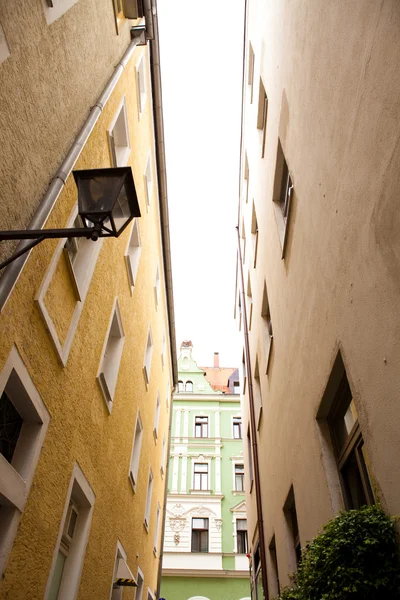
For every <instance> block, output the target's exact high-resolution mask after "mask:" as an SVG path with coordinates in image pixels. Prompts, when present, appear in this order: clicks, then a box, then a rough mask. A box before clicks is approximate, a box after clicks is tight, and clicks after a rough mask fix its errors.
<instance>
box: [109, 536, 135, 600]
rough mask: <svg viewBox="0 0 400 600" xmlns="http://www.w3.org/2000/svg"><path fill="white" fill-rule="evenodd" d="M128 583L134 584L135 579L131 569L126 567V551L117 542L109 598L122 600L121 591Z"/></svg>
mask: <svg viewBox="0 0 400 600" xmlns="http://www.w3.org/2000/svg"><path fill="white" fill-rule="evenodd" d="M128 582H129V583H130V584H131V585H134V584H135V583H136V580H135V578H134V576H133V574H132V571H131V570H130V568H129V567H128V563H127V556H126V552H125V550H124V548H123V546H122V544H121V542H119V541H118V542H117V552H116V555H115V561H114V572H113V579H112V586H111V599H110V600H122V592H123V589H124V585H122V584H125V585H126V584H127V583H128Z"/></svg>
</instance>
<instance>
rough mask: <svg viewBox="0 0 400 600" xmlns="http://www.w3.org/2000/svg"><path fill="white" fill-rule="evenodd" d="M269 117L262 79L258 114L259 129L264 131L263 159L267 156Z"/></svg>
mask: <svg viewBox="0 0 400 600" xmlns="http://www.w3.org/2000/svg"><path fill="white" fill-rule="evenodd" d="M267 115H268V98H267V94H266V92H265V88H264V84H263V82H262V79H261V77H260V88H259V92H258V113H257V129H261V131H262V145H261V158H264V154H265V138H266V135H267Z"/></svg>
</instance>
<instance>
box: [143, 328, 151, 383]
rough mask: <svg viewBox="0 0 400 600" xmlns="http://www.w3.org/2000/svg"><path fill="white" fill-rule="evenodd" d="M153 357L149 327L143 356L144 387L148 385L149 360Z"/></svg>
mask: <svg viewBox="0 0 400 600" xmlns="http://www.w3.org/2000/svg"><path fill="white" fill-rule="evenodd" d="M152 356H153V336H152V335H151V328H150V327H149V333H148V334H147V343H146V352H145V355H144V365H143V373H144V378H145V381H146V385H149V383H150V369H151V358H152Z"/></svg>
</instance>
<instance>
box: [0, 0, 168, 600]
mask: <svg viewBox="0 0 400 600" xmlns="http://www.w3.org/2000/svg"><path fill="white" fill-rule="evenodd" d="M85 2H86V0H80V2H78V5H79V4H81V3H85ZM86 4H87V5H89V4H90V2H86ZM99 4H100V5H102V6H103V4H105V3H103V2H101V3H99ZM110 4H111V5H112V2H110ZM117 4H118V3H117ZM73 9H74V7H72V9H71V10H73ZM100 12H101V11H100ZM76 14H77V18H78V11H77V13H76ZM115 16H118V15H117V13H115ZM62 18H63V16H61V17H60V20H62ZM68 18H70V16H69V17H68ZM118 18H121V15H119V16H118ZM138 23H139V24H141V23H143V21H137V22H135V23H134V24H136V25H137V24H138ZM113 25H114V24H113ZM117 25H118V22H117ZM50 26H51V25H50ZM76 26H77V27H78V28H79V23H78V20H77V21H76ZM116 31H118V29H117V30H115V29H114V30H113V31H112V33H111V32H110V35H115V34H116ZM145 33H147V31H145V29H144V26H143V32H142V34H141V38H140V39H139V38H134V39H133V41H132V42H130V43H129V46H128V48H127V50H126V51H125V53H124V55H123V58H122V60H121V61H120V62H119V63H118V65H117V67H116V68H115V69H114V65H112V66H110V71H112V69H114V71H113V73H112V79H111V80H110V81H112V85H110V84H109V85H108V87H107V86H106V88H105V93H104V92H103V94H102V95H101V96H100V98H101V99H102V100H101V103H99V104H101V106H99V108H100V114H99V115H98V116H97V120H96V121H95V123H94V124H93V123H92V126H91V131H90V134H89V135H88V137H87V139H86V140H85V142H84V145H83V146H82V148H81V150H80V152H79V154H78V157H77V159H76V161H75V162H74V164H71V165H70V166H71V169H72V168H73V169H74V170H80V169H92V168H109V167H113V166H114V167H115V166H130V167H131V168H132V173H133V178H134V182H135V187H136V192H137V195H138V201H139V207H140V212H141V216H140V217H139V218H136V219H134V220H133V222H132V223H131V224H130V225H129V226H128V227H127V229H126V230H125V231H124V232H123V233H122V235H121V236H120V237H119V238H105V239H99V240H98V241H97V242H92V241H91V240H87V239H86V238H76V239H75V240H73V239H72V240H68V241H67V240H66V239H61V240H46V241H44V242H42V243H41V244H40V245H39V246H37V247H36V248H34V249H33V250H32V251H31V253H30V254H29V256H28V259H27V260H26V262H25V263H24V264H23V265H22V267H21V268H20V269H19V271H18V276H15V271H14V279H15V281H14V282H13V285H12V286H9V279H8V280H7V276H8V278H9V275H7V274H6V275H5V276H4V281H6V280H7V283H6V284H4V283H3V287H4V285H8V286H9V288H10V289H7V291H6V293H5V294H3V297H4V301H3V302H2V311H1V315H0V332H1V333H0V336H1V345H0V393H1V405H0V413H1V424H0V431H1V434H2V435H1V436H0V437H2V438H3V441H2V442H1V443H0V571H1V576H2V577H1V578H0V598H4V599H6V598H7V599H11V598H12V599H13V600H19V599H23V598H27V597H29V598H30V599H31V600H33V599H38V600H39V599H45V600H55V599H59V600H61V599H62V600H69V599H72V598H74V599H75V598H78V599H82V600H83V599H86V600H87V599H91V598H93V599H100V598H107V599H108V598H110V599H112V600H120V599H121V598H123V599H124V600H129V599H133V598H134V597H135V598H136V600H148V599H149V600H150V599H152V598H155V596H156V594H157V585H158V573H159V555H160V549H161V547H162V539H161V538H162V525H163V515H164V500H165V482H166V468H167V455H168V442H169V422H170V409H171V407H170V398H171V391H172V389H173V386H174V383H175V381H176V357H175V354H174V350H173V348H174V344H175V339H174V335H175V334H174V322H173V305H172V301H171V298H172V286H171V275H170V273H171V268H170V263H169V254H168V248H167V246H168V222H167V220H166V195H165V190H164V192H163V194H161V190H160V188H161V187H162V185H161V184H160V185H159V180H160V177H158V174H159V173H160V152H159V149H158V147H157V139H158V134H157V127H159V126H160V124H159V123H158V125H157V124H156V122H155V121H156V119H157V117H155V116H154V115H155V112H154V110H153V108H154V103H153V93H152V89H154V87H157V82H156V78H157V74H156V75H154V65H151V59H150V51H149V45H148V44H146V43H143V40H144V34H145ZM138 40H139V43H138ZM151 43H154V44H158V40H157V39H156V40H155V41H154V40H153V42H151ZM152 50H153V49H152ZM156 51H158V49H157V48H156ZM155 53H156V52H155ZM6 64H7V61H5V62H4V63H3V64H0V77H1V75H2V71H1V69H2V68H3V66H4V65H6ZM110 74H111V73H110ZM88 77H90V74H88ZM152 77H153V82H155V84H154V86H152ZM97 92H101V90H97ZM74 93H76V91H74ZM90 108H91V107H90V106H87V110H88V112H89V109H90ZM95 108H96V106H95ZM37 109H38V110H40V106H39V105H38V106H37ZM159 109H160V107H159ZM90 114H92V113H90ZM93 125H94V126H93ZM32 127H35V125H34V124H33V125H32ZM86 131H87V129H86ZM78 141H79V140H78ZM45 142H46V140H45V139H42V140H40V144H45ZM58 146H62V144H58ZM35 151H40V150H37V149H36V150H35V149H34V148H32V152H35ZM161 158H162V156H161ZM21 160H22V158H21ZM71 169H70V171H69V173H67V176H66V178H65V182H63V185H62V186H61V190H60V192H59V194H58V195H57V197H56V198H55V201H54V203H53V205H52V207H51V210H49V212H48V215H47V217H46V224H45V227H46V228H53V227H54V228H57V227H58V228H59V227H74V226H79V218H78V216H77V189H76V185H75V182H74V178H73V175H72V173H71ZM27 179H28V181H29V183H31V182H30V180H29V176H28V177H27ZM164 186H165V181H164ZM161 195H163V200H160V196H161ZM4 201H5V200H4V199H3V203H4ZM162 202H164V204H163V205H162ZM77 219H78V220H77ZM23 220H24V219H23V218H22V221H23ZM2 225H3V226H2V228H3V229H5V228H6V227H7V225H6V224H5V223H2ZM2 279H3V278H2ZM1 286H2V280H0V288H1ZM3 291H4V290H3ZM122 579H125V580H126V579H127V580H129V582H130V581H131V580H133V581H134V583H137V585H138V587H131V586H128V587H125V586H121V585H118V583H121V582H122Z"/></svg>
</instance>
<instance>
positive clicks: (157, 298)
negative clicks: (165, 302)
mask: <svg viewBox="0 0 400 600" xmlns="http://www.w3.org/2000/svg"><path fill="white" fill-rule="evenodd" d="M154 300H155V303H156V310H157V308H158V305H159V302H160V268H159V266H158V265H157V271H156V279H155V282H154ZM163 366H164V365H163Z"/></svg>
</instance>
